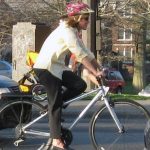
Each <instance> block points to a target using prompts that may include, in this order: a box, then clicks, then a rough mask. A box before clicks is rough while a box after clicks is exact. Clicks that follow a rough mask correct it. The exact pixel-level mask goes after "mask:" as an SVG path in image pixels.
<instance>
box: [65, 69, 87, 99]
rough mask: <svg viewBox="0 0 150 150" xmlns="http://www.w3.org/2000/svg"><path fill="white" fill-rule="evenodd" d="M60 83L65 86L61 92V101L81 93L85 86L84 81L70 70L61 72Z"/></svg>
mask: <svg viewBox="0 0 150 150" xmlns="http://www.w3.org/2000/svg"><path fill="white" fill-rule="evenodd" d="M62 85H63V86H65V87H66V88H67V90H65V91H64V93H63V101H66V100H68V99H71V98H73V97H75V96H77V95H79V94H81V93H83V92H84V91H85V90H86V87H87V85H86V83H85V81H84V80H83V79H81V78H80V77H79V76H77V75H76V74H75V73H73V72H72V71H64V72H63V75H62Z"/></svg>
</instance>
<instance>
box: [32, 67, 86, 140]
mask: <svg viewBox="0 0 150 150" xmlns="http://www.w3.org/2000/svg"><path fill="white" fill-rule="evenodd" d="M34 71H35V74H36V75H37V76H38V78H39V81H40V83H41V84H42V85H44V86H45V88H46V91H47V95H48V106H49V121H50V131H51V137H52V138H55V139H56V138H60V137H61V109H62V105H63V101H66V100H67V99H70V98H73V97H75V96H77V95H79V94H81V93H82V92H84V91H85V89H86V87H87V86H86V83H85V82H84V80H82V79H81V78H80V77H79V76H77V75H76V74H74V73H73V72H71V71H64V72H63V74H62V80H60V79H58V78H57V77H55V76H53V75H52V74H51V73H50V72H49V71H48V70H45V69H34ZM62 86H65V87H66V88H67V90H65V91H64V92H63V93H62Z"/></svg>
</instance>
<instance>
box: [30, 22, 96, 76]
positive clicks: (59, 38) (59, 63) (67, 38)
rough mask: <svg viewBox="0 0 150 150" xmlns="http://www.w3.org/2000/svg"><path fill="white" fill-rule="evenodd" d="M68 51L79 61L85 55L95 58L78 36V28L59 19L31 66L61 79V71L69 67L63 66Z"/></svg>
mask: <svg viewBox="0 0 150 150" xmlns="http://www.w3.org/2000/svg"><path fill="white" fill-rule="evenodd" d="M68 51H71V52H72V53H74V54H75V56H76V59H77V61H79V62H82V59H83V58H85V57H86V56H88V57H89V59H90V60H92V59H94V58H95V57H94V55H93V53H91V52H90V51H89V50H88V49H87V48H86V47H85V45H84V44H83V42H82V40H81V39H80V38H79V34H78V30H77V29H76V28H72V27H70V26H68V25H67V24H66V22H63V21H61V22H60V24H59V26H58V27H57V28H56V29H55V30H54V31H53V32H52V33H51V34H50V35H49V36H48V37H47V39H46V40H45V42H44V44H43V46H42V48H41V50H40V53H39V56H38V58H37V60H36V62H35V64H34V66H33V68H37V69H47V70H48V71H50V72H51V73H52V74H53V75H54V76H56V77H58V78H59V79H62V73H63V71H64V70H68V69H69V68H68V67H66V66H65V56H66V54H67V53H68Z"/></svg>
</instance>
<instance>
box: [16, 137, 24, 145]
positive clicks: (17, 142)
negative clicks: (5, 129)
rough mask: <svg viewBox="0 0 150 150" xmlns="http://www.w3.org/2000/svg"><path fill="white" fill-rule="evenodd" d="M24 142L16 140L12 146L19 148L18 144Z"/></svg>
mask: <svg viewBox="0 0 150 150" xmlns="http://www.w3.org/2000/svg"><path fill="white" fill-rule="evenodd" d="M23 141H24V140H23V139H21V138H20V139H18V140H16V141H15V142H14V145H15V146H19V143H21V142H23Z"/></svg>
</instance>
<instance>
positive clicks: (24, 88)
mask: <svg viewBox="0 0 150 150" xmlns="http://www.w3.org/2000/svg"><path fill="white" fill-rule="evenodd" d="M19 87H20V89H21V91H22V92H30V87H29V86H27V85H19Z"/></svg>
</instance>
